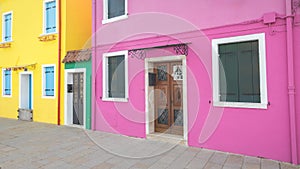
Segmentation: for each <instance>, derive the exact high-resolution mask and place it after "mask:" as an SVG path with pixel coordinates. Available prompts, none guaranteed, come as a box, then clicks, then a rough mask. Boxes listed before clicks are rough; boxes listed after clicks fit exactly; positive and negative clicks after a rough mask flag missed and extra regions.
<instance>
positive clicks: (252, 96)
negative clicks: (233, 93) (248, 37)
mask: <svg viewBox="0 0 300 169" xmlns="http://www.w3.org/2000/svg"><path fill="white" fill-rule="evenodd" d="M252 44H253V45H252ZM257 46H258V42H257V41H256V42H243V43H239V45H238V47H239V101H240V102H258V103H259V102H260V99H259V98H260V97H259V96H260V90H259V66H258V51H257Z"/></svg>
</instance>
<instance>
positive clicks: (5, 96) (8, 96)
mask: <svg viewBox="0 0 300 169" xmlns="http://www.w3.org/2000/svg"><path fill="white" fill-rule="evenodd" d="M2 97H4V98H12V95H2Z"/></svg>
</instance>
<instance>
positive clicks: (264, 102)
mask: <svg viewBox="0 0 300 169" xmlns="http://www.w3.org/2000/svg"><path fill="white" fill-rule="evenodd" d="M252 40H258V50H259V69H260V100H261V102H260V103H248V102H224V101H220V97H219V95H220V94H219V91H220V90H219V51H218V49H219V48H218V46H219V45H220V44H227V43H236V42H244V41H252ZM266 69H267V67H266V42H265V33H258V34H251V35H244V36H236V37H229V38H220V39H213V40H212V73H213V74H212V75H213V76H212V80H213V105H214V106H216V107H234V108H258V109H267V107H268V95H267V73H266Z"/></svg>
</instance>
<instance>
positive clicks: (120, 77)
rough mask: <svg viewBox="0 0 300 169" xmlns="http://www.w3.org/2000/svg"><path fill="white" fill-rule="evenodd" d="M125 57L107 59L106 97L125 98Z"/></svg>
mask: <svg viewBox="0 0 300 169" xmlns="http://www.w3.org/2000/svg"><path fill="white" fill-rule="evenodd" d="M124 59H125V56H124V55H121V56H113V57H108V97H111V98H125V60H124Z"/></svg>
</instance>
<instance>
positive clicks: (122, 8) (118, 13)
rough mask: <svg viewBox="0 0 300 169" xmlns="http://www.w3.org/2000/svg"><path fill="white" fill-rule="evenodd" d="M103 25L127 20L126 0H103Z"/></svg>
mask: <svg viewBox="0 0 300 169" xmlns="http://www.w3.org/2000/svg"><path fill="white" fill-rule="evenodd" d="M103 2H104V9H103V11H104V13H103V22H102V23H103V24H105V23H108V22H114V21H117V20H120V19H125V18H127V0H103Z"/></svg>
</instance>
